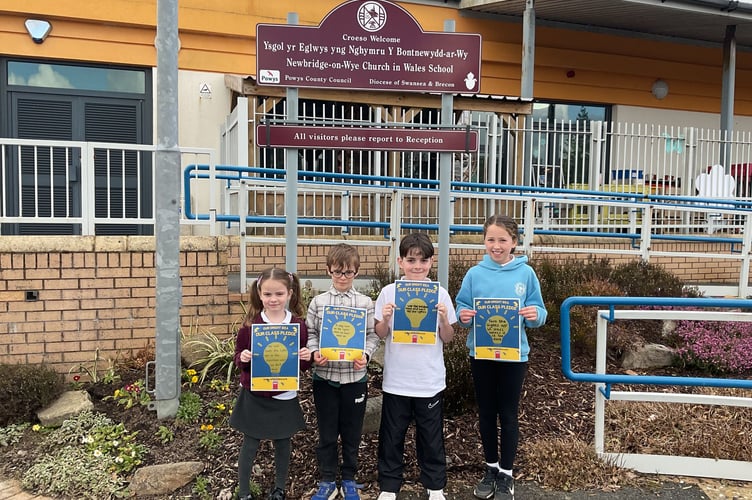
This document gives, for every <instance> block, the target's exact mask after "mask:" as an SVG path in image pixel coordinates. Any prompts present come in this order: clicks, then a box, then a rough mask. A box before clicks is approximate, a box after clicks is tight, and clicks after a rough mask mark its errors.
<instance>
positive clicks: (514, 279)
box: [456, 255, 548, 361]
mask: <svg viewBox="0 0 752 500" xmlns="http://www.w3.org/2000/svg"><path fill="white" fill-rule="evenodd" d="M475 298H519V299H520V307H525V306H535V307H537V308H538V319H537V320H536V321H528V320H524V321H522V328H520V330H521V332H520V334H521V335H520V336H521V341H520V358H521V359H520V361H527V355H528V353H529V352H530V345H529V344H528V341H527V333H526V332H525V327H529V328H537V327H539V326H542V325H543V324H545V322H546V318H547V317H548V311H546V306H545V305H544V304H543V297H542V296H541V290H540V282H539V281H538V277H537V276H536V275H535V271H534V270H533V268H532V267H530V266H529V265H528V263H527V256H526V255H521V256H515V258H514V259H512V260H511V261H510V262H508V263H506V264H505V265H503V266H502V265H500V264H497V263H496V262H494V261H493V259H491V257H490V256H489V255H485V256H484V257H483V260H482V261H480V262H479V263H478V264H476V265H475V266H473V267H471V268H470V270H469V271H468V272H467V274H466V275H465V278H464V279H463V280H462V287H460V291H459V293H458V294H457V298H456V302H457V318H458V319H459V317H460V311H462V310H463V309H474V306H473V303H474V302H473V299H475ZM460 325H462V326H464V327H471V326H472V322H470V323H462V321H460ZM467 347H469V348H470V356H472V357H475V337H474V336H473V334H472V332H471V333H470V335H468V336H467Z"/></svg>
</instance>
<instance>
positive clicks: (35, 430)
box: [31, 424, 42, 432]
mask: <svg viewBox="0 0 752 500" xmlns="http://www.w3.org/2000/svg"><path fill="white" fill-rule="evenodd" d="M31 430H32V431H34V432H39V431H41V430H42V426H41V425H39V424H34V425H32V426H31Z"/></svg>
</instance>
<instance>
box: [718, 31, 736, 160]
mask: <svg viewBox="0 0 752 500" xmlns="http://www.w3.org/2000/svg"><path fill="white" fill-rule="evenodd" d="M722 76H723V80H722V86H721V130H722V131H723V132H724V135H725V139H726V140H725V141H721V157H720V158H719V161H720V162H721V165H723V166H724V167H726V172H727V173H729V172H730V169H731V165H730V163H731V148H730V147H729V142H728V140H729V139H731V133H732V132H733V131H734V87H735V82H736V26H726V37H725V38H724V40H723V74H722Z"/></svg>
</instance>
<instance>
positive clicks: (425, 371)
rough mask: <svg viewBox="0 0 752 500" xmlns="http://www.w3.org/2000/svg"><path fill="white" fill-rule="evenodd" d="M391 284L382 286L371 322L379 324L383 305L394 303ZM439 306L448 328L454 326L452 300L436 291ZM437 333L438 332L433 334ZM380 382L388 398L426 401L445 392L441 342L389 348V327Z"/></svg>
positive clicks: (445, 293) (392, 284) (400, 345)
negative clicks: (444, 307) (408, 398)
mask: <svg viewBox="0 0 752 500" xmlns="http://www.w3.org/2000/svg"><path fill="white" fill-rule="evenodd" d="M394 290H395V284H394V283H391V284H389V285H387V286H385V287H384V288H383V289H382V290H381V293H379V297H378V298H377V299H376V310H375V311H374V318H375V319H376V321H383V319H384V318H383V315H382V312H383V310H384V306H385V305H386V304H390V303H394ZM439 302H440V303H441V304H444V305H446V308H447V319H448V320H449V324H450V325H453V324H454V323H456V322H457V315H456V313H455V311H454V305H453V304H452V299H451V298H450V297H449V293H447V291H446V290H445V289H444V287H441V286H440V287H439ZM437 333H438V332H437ZM385 344H386V345H385V350H384V380H383V382H382V389H383V390H384V391H385V392H388V393H390V394H396V395H398V396H409V397H416V398H430V397H431V396H434V395H435V394H437V393H439V392H441V391H443V390H444V389H445V388H446V367H445V366H444V342H443V341H442V340H441V337H439V336H438V335H437V336H436V343H435V344H393V343H392V333H391V325H390V332H389V335H387V337H386V339H385Z"/></svg>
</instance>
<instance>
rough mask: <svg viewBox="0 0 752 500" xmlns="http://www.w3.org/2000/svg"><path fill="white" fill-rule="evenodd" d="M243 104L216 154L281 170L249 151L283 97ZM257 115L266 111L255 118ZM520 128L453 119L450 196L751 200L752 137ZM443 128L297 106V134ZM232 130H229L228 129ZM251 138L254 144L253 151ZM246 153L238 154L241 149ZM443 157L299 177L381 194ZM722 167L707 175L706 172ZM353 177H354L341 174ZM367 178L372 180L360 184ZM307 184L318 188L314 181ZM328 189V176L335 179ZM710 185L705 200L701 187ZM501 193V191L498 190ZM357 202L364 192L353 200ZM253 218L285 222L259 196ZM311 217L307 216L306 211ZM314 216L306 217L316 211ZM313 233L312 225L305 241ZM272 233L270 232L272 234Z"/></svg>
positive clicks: (590, 221) (427, 116) (322, 165)
mask: <svg viewBox="0 0 752 500" xmlns="http://www.w3.org/2000/svg"><path fill="white" fill-rule="evenodd" d="M251 104H252V105H251V106H250V107H248V100H247V99H246V98H241V99H239V100H238V107H237V108H236V110H235V111H234V114H237V112H238V110H239V109H240V108H244V107H248V109H250V110H251V114H250V115H249V117H248V122H247V123H246V124H245V125H247V126H245V127H244V124H243V122H242V121H240V120H237V119H236V120H234V121H233V123H234V124H236V125H237V129H236V130H237V132H238V133H237V135H236V136H233V137H232V138H231V139H232V140H231V143H227V144H226V145H224V146H223V149H232V148H233V147H235V148H238V154H237V155H236V156H239V155H240V154H243V153H246V152H247V153H248V155H249V158H250V159H251V164H252V165H253V166H255V167H262V168H272V169H280V170H284V169H285V168H286V161H287V160H286V156H285V154H284V150H282V149H280V148H268V147H263V145H255V147H252V148H251V150H250V151H248V150H247V145H248V144H249V141H248V139H249V134H252V131H253V130H254V128H255V127H256V126H258V125H259V124H261V123H264V121H265V120H283V119H284V117H285V116H286V107H285V106H286V101H285V100H284V99H282V98H252V100H251ZM259 110H263V111H259ZM583 116H584V117H585V118H583V119H582V120H577V121H560V120H551V121H543V120H531V119H528V120H526V119H525V117H522V116H512V115H500V114H496V113H488V112H477V111H474V112H469V111H462V112H456V113H455V115H454V118H453V122H454V123H455V124H457V125H470V126H472V127H474V128H476V129H477V130H478V131H479V137H480V141H479V144H480V147H479V150H478V151H477V152H473V153H462V154H455V155H454V160H453V165H454V168H453V173H452V181H454V182H456V183H466V184H465V185H462V184H458V185H456V189H457V190H465V191H471V192H472V191H476V190H477V189H478V187H477V186H475V185H474V184H475V183H478V184H498V185H508V186H529V187H531V188H551V189H560V190H572V191H581V192H583V193H581V195H583V194H584V192H603V193H619V194H622V193H623V194H624V195H625V196H624V198H625V199H627V200H633V199H637V198H640V197H643V196H648V195H653V196H667V197H685V198H693V197H697V196H699V197H701V198H711V199H719V198H723V197H729V198H733V199H736V200H739V201H750V200H752V133H750V132H734V133H725V132H720V131H718V130H706V129H699V128H696V127H675V126H658V125H651V124H625V123H613V122H602V121H591V120H587V119H586V114H583ZM440 122H441V116H440V112H439V111H438V110H435V109H416V108H394V107H379V106H375V105H361V104H342V103H332V102H323V103H322V102H317V101H314V102H308V101H302V104H301V106H300V121H299V123H298V124H303V125H310V126H312V127H313V126H316V125H329V126H332V125H339V126H351V127H369V126H399V125H400V124H402V125H404V126H411V127H414V126H416V125H421V126H424V127H427V128H430V127H431V125H432V124H437V123H440ZM233 130H235V129H233ZM253 142H254V141H253V140H251V141H250V143H253ZM241 150H242V151H241ZM438 157H439V153H435V152H434V153H427V152H386V151H378V150H359V151H349V150H333V149H306V150H300V151H299V165H298V168H299V170H300V171H302V172H308V173H314V172H322V173H324V174H329V173H331V174H341V176H340V177H338V178H336V180H337V181H339V182H342V183H343V184H363V183H364V184H368V185H371V186H374V187H375V186H382V185H384V184H385V182H384V181H380V180H378V179H375V178H377V177H400V178H410V179H414V180H415V181H416V182H415V183H413V184H412V186H409V185H408V186H407V187H426V186H425V185H422V184H418V182H417V181H420V180H424V181H428V180H436V179H437V175H438V174H437V172H438V163H439V158H438ZM713 165H722V166H723V170H722V171H719V172H718V173H717V174H716V175H712V176H711V172H710V167H711V166H713ZM348 174H354V175H350V176H348ZM361 176H366V177H370V178H371V179H369V180H366V178H364V177H361ZM309 179H310V180H325V178H324V177H318V178H317V177H311V178H309ZM330 180H331V179H330ZM701 185H705V186H706V189H705V190H704V191H701V190H700V186H701ZM502 189H503V188H497V190H502ZM318 196H319V197H318V198H317V197H316V195H310V196H308V197H307V199H301V202H300V206H304V207H321V208H320V209H319V212H320V211H321V209H322V208H323V207H334V206H338V205H339V200H338V199H337V200H334V199H326V198H321V196H325V195H323V194H321V195H318ZM358 196H360V195H358ZM412 200H413V202H412V204H413V205H415V206H419V207H422V208H421V210H420V213H417V212H415V211H413V212H410V211H408V212H407V213H406V214H405V215H406V217H407V221H408V222H410V223H416V224H419V223H426V222H427V221H426V217H429V218H430V217H431V216H434V215H435V212H434V211H433V210H432V209H431V206H430V202H429V201H427V200H426V199H424V198H423V197H422V195H420V194H418V193H416V194H414V195H413V198H412ZM249 203H250V204H249V210H250V212H251V213H254V214H266V215H269V216H282V215H283V214H282V213H280V212H279V210H281V209H282V208H283V207H284V204H283V203H279V202H278V200H275V199H274V198H273V197H272V198H270V197H268V196H260V197H257V198H256V199H255V200H254V199H252V200H250V202H249ZM350 205H351V206H359V205H362V206H369V207H370V210H369V212H370V213H371V214H373V216H374V217H376V218H377V219H376V220H384V219H383V218H382V219H378V218H379V217H383V205H379V204H378V203H377V202H375V201H373V200H369V199H359V200H356V199H353V200H351V202H350ZM505 208H506V209H507V213H509V214H510V215H513V216H516V217H521V213H519V212H515V211H514V209H515V207H505ZM308 210H313V209H311V208H308ZM488 213H489V210H488V207H487V206H484V205H483V202H482V200H480V199H477V198H474V197H472V196H470V197H467V199H465V200H463V202H462V203H460V204H456V205H455V217H456V219H457V220H458V221H462V223H466V224H479V223H481V222H482V221H483V219H484V218H485V217H486V216H487V215H488ZM311 214H312V215H313V212H311ZM539 215H540V217H541V218H542V219H545V221H546V223H547V224H551V225H555V226H557V227H560V228H567V227H568V228H572V229H573V230H583V229H588V228H595V227H598V226H609V225H612V224H616V225H619V224H623V223H626V222H627V221H628V220H629V211H628V210H627V211H618V210H617V211H616V212H612V211H606V212H605V213H604V211H601V210H598V211H595V210H593V209H592V208H591V207H590V206H588V205H587V204H582V205H579V204H578V205H565V206H561V205H555V206H553V205H552V206H549V207H547V209H546V207H541V212H540V214H539ZM660 215H661V220H662V222H663V225H664V226H666V227H665V229H666V230H691V229H692V226H693V225H694V224H695V221H693V220H689V219H684V218H682V217H681V216H680V215H681V214H679V213H678V212H675V211H672V210H671V209H670V208H665V209H663V210H662V211H661V212H660ZM314 231H318V229H314V228H309V229H308V230H307V231H306V234H314ZM268 234H269V235H273V234H274V231H270V232H269V233H268Z"/></svg>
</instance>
